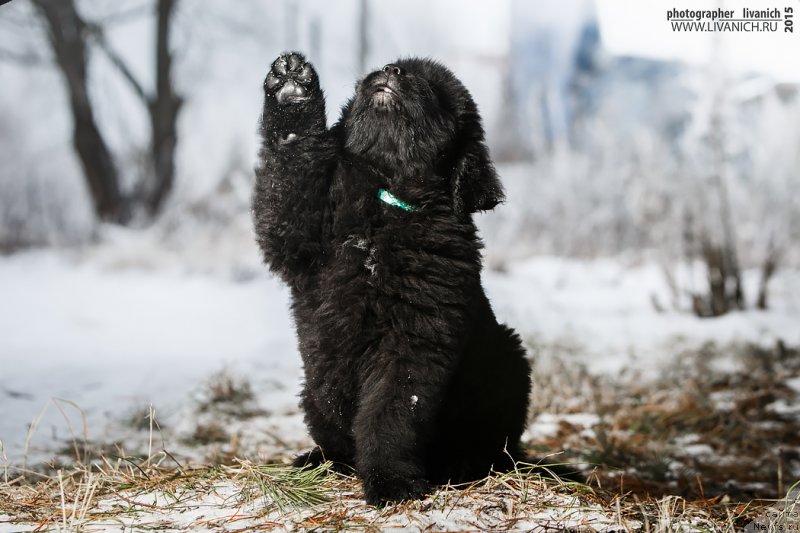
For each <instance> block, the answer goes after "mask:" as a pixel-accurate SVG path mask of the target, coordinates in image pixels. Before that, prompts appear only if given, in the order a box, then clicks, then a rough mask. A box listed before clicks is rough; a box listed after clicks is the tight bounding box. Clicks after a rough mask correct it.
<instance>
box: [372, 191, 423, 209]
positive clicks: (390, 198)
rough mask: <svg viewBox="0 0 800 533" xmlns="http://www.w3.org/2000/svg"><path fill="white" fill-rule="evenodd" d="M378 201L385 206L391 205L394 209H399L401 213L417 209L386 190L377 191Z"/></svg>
mask: <svg viewBox="0 0 800 533" xmlns="http://www.w3.org/2000/svg"><path fill="white" fill-rule="evenodd" d="M378 199H379V200H380V201H381V202H383V203H386V204H389V205H393V206H395V207H399V208H400V209H402V210H403V211H416V210H417V208H416V207H414V206H413V205H410V204H407V203H405V202H404V201H403V200H401V199H399V198H398V197H397V196H395V195H393V194H392V193H390V192H389V191H387V190H386V189H380V190H378Z"/></svg>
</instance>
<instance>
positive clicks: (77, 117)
mask: <svg viewBox="0 0 800 533" xmlns="http://www.w3.org/2000/svg"><path fill="white" fill-rule="evenodd" d="M33 4H34V6H36V8H37V9H38V10H39V12H40V13H41V14H42V16H43V18H44V20H45V21H46V22H47V28H48V36H49V39H50V44H51V47H52V49H53V53H54V55H55V59H56V63H57V65H58V68H59V70H60V71H61V74H62V75H63V76H64V80H65V81H66V84H67V91H68V93H69V101H70V110H71V112H72V118H73V122H74V125H73V128H74V129H73V133H72V143H73V145H74V147H75V151H76V153H77V154H78V159H79V160H80V162H81V166H82V167H83V172H84V176H85V177H86V182H87V184H88V186H89V191H90V193H91V196H92V202H93V204H94V209H95V212H96V214H97V216H98V217H99V218H100V219H102V220H107V221H112V222H125V221H126V220H127V215H128V213H127V206H126V203H125V201H124V199H123V198H122V194H121V193H120V189H119V175H118V173H117V168H116V166H115V165H114V160H113V158H112V156H111V152H110V150H109V149H108V145H107V144H106V142H105V139H104V138H103V136H102V134H101V133H100V129H99V128H98V127H97V122H96V121H95V117H94V112H93V110H92V104H91V100H90V97H89V89H88V85H87V72H88V51H87V46H86V23H85V22H84V20H83V19H82V18H81V17H80V15H79V14H78V11H77V9H76V8H75V2H74V0H33Z"/></svg>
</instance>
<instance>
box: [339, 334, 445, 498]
mask: <svg viewBox="0 0 800 533" xmlns="http://www.w3.org/2000/svg"><path fill="white" fill-rule="evenodd" d="M404 337H405V335H403V334H401V333H399V332H397V333H396V334H390V335H389V336H387V338H386V339H384V341H383V342H382V343H381V346H380V348H379V350H380V352H379V353H378V354H376V356H375V357H374V358H373V359H372V361H371V364H370V368H369V369H368V371H367V375H366V380H365V381H364V383H363V386H362V390H361V392H362V395H361V398H360V401H359V410H358V413H357V415H356V418H355V422H354V433H355V440H356V467H357V470H358V472H359V474H360V475H361V477H362V479H363V480H364V492H365V494H366V500H367V502H368V503H370V504H373V505H381V504H384V503H387V502H392V501H402V500H409V499H418V498H422V497H424V496H425V495H426V494H427V493H428V491H429V486H428V482H427V481H426V478H427V473H426V472H425V459H426V458H425V457H424V456H423V454H424V450H426V448H427V443H428V442H429V441H430V439H431V438H432V436H433V433H434V431H435V427H434V426H435V422H436V414H437V412H438V409H439V407H440V405H441V399H442V394H441V390H442V389H443V388H446V386H447V380H448V378H449V376H450V375H451V368H450V366H451V365H450V364H449V361H448V360H447V358H446V357H442V354H441V353H433V352H429V351H427V350H425V349H421V348H420V349H418V350H417V349H414V347H412V346H409V345H408V344H407V343H406V342H404ZM424 359H429V360H436V361H438V362H437V363H434V364H428V365H421V364H420V360H424ZM421 368H422V369H424V371H422V372H421V371H420V369H421Z"/></svg>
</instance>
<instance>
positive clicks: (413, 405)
mask: <svg viewBox="0 0 800 533" xmlns="http://www.w3.org/2000/svg"><path fill="white" fill-rule="evenodd" d="M264 89H265V93H266V98H265V101H264V109H263V116H262V120H261V130H260V131H261V136H262V138H263V144H262V148H261V151H260V154H259V158H260V161H259V167H258V169H257V176H258V179H257V183H256V187H255V193H254V198H253V210H254V217H255V228H256V234H257V238H258V243H259V245H260V247H261V250H262V252H263V254H264V257H265V259H266V262H267V263H268V264H269V266H270V268H271V270H272V271H273V272H275V273H277V274H278V275H280V276H281V277H282V278H283V280H284V281H285V282H286V283H287V284H288V285H289V286H290V287H291V292H292V299H293V306H292V309H293V312H294V318H295V323H296V327H297V336H298V339H299V347H300V353H301V355H302V358H303V363H304V366H305V386H304V389H303V393H302V406H303V408H304V410H305V417H306V423H307V424H308V428H309V431H310V432H311V435H312V437H313V438H314V440H315V441H316V443H317V447H316V448H314V449H313V450H312V451H310V452H308V453H307V454H304V455H302V456H300V457H299V458H298V459H297V460H296V461H295V464H296V465H297V466H303V465H314V464H319V463H320V462H322V461H324V460H331V461H334V462H336V463H342V464H345V465H350V466H352V467H354V468H355V470H356V471H357V472H358V474H359V475H360V476H361V478H362V479H363V481H364V491H365V493H366V499H367V501H368V502H370V503H374V504H379V503H384V502H388V501H397V500H406V499H411V498H420V497H422V496H424V495H425V494H426V492H427V491H428V484H429V483H445V482H448V481H451V482H454V483H455V482H462V481H467V480H474V479H478V478H480V477H483V476H485V475H486V474H487V473H488V472H489V471H490V470H491V469H492V468H494V469H505V468H508V467H510V466H511V465H512V464H513V463H512V461H513V460H514V459H517V458H521V457H522V455H521V450H520V445H519V438H520V435H521V433H522V431H523V428H524V426H525V418H526V412H527V408H528V394H529V391H530V385H531V384H530V375H529V374H530V369H529V365H528V361H527V360H526V359H525V351H524V349H523V347H522V345H521V342H520V339H519V337H518V336H517V334H516V333H515V332H514V331H513V330H511V329H509V328H508V327H506V326H504V325H502V324H498V322H497V320H496V318H495V316H494V314H493V312H492V309H491V307H490V305H489V301H488V300H487V298H486V295H485V294H484V291H483V288H482V287H481V255H480V249H481V241H480V240H479V238H478V235H477V230H476V228H475V224H474V223H473V221H472V214H473V213H475V212H477V211H482V210H487V209H492V208H493V207H494V206H495V205H497V204H498V203H499V202H500V201H502V199H503V190H502V187H501V185H500V182H499V181H498V178H497V175H496V173H495V169H494V167H493V165H492V162H491V160H490V159H489V153H488V150H487V147H486V144H485V143H484V132H483V128H482V126H481V120H480V116H479V115H478V110H477V108H476V106H475V103H474V102H473V100H472V97H471V96H470V94H469V92H468V91H467V89H466V88H465V87H464V86H463V85H462V84H461V82H459V81H458V79H456V77H455V76H454V75H453V74H452V73H451V72H450V71H449V70H448V69H447V68H445V67H444V66H442V65H440V64H439V63H437V62H435V61H431V60H429V59H403V60H400V61H397V62H395V63H392V64H389V65H386V66H385V67H383V69H381V70H378V71H376V72H373V73H371V74H369V75H368V76H366V77H365V78H364V79H363V80H361V81H360V82H359V83H358V85H357V87H356V94H355V96H354V97H353V98H352V99H351V100H350V101H349V102H348V103H347V104H346V105H345V106H344V108H343V109H342V116H341V118H340V119H339V121H338V123H336V124H335V125H334V126H333V127H331V128H327V127H326V123H325V101H324V97H323V94H322V91H321V90H320V86H319V81H318V79H317V74H316V72H315V71H314V68H313V67H312V66H311V64H310V63H307V62H306V60H305V58H304V57H303V56H302V55H300V54H298V53H289V54H285V55H283V56H281V57H279V58H278V59H277V60H276V61H275V62H274V63H273V64H272V68H271V70H270V72H269V74H268V75H267V78H266V80H265V82H264Z"/></svg>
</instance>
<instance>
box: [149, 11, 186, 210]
mask: <svg viewBox="0 0 800 533" xmlns="http://www.w3.org/2000/svg"><path fill="white" fill-rule="evenodd" d="M177 2H178V0H159V1H158V22H157V30H156V93H155V96H154V97H153V98H151V99H150V101H149V102H148V111H149V112H150V127H151V129H152V139H151V156H152V163H153V174H154V178H155V180H154V183H153V186H152V187H150V188H149V189H148V190H146V191H145V198H144V202H145V206H146V208H147V209H148V211H149V212H150V214H151V215H155V214H157V213H158V212H159V211H160V210H161V207H162V206H163V204H164V200H165V199H166V198H167V195H168V194H169V192H170V191H171V190H172V185H173V183H174V182H175V148H176V146H177V144H178V133H177V123H178V114H179V113H180V109H181V106H182V104H183V99H182V98H181V97H180V96H179V95H178V94H177V93H176V92H175V87H174V85H173V83H172V59H173V58H172V51H171V50H170V46H169V35H170V28H171V27H172V16H173V14H174V13H175V6H176V5H177Z"/></svg>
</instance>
